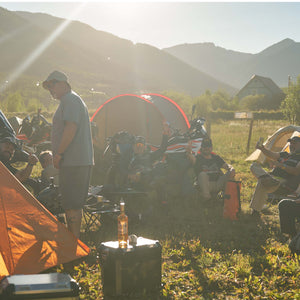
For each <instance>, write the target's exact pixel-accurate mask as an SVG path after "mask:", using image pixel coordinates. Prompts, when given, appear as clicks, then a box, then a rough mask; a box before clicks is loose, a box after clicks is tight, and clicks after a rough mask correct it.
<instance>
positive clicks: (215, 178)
mask: <svg viewBox="0 0 300 300" xmlns="http://www.w3.org/2000/svg"><path fill="white" fill-rule="evenodd" d="M212 147H213V145H212V141H211V139H204V140H203V141H202V144H201V149H200V153H198V154H197V155H196V156H194V155H193V153H192V144H191V143H190V144H189V146H188V147H187V152H186V153H187V157H188V158H189V160H190V161H191V162H192V164H193V165H194V170H195V173H196V175H197V183H198V186H199V189H200V193H201V196H202V198H203V201H204V202H207V201H209V200H211V194H212V193H215V194H216V193H218V192H219V191H221V190H222V189H224V188H225V185H226V182H227V181H228V180H229V179H234V176H235V170H234V168H233V167H232V166H231V165H229V164H227V163H226V162H225V161H224V160H223V158H221V157H220V156H219V155H217V154H215V153H213V152H212ZM221 169H224V170H226V173H225V174H224V173H223V172H222V170H221Z"/></svg>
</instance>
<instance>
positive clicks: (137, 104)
mask: <svg viewBox="0 0 300 300" xmlns="http://www.w3.org/2000/svg"><path fill="white" fill-rule="evenodd" d="M164 120H165V118H164V116H163V115H162V113H161V112H160V111H159V110H158V108H157V107H156V106H155V105H154V104H153V103H152V102H151V101H149V100H147V99H145V98H143V97H141V96H138V95H133V94H124V95H119V96H116V97H113V98H111V99H109V100H107V101H106V102H105V103H104V104H102V105H101V106H100V107H99V108H98V109H97V111H96V112H95V113H94V115H93V116H92V118H91V122H94V123H95V124H96V126H97V130H96V131H97V132H96V136H94V137H93V138H94V145H96V146H97V147H99V148H100V149H104V148H105V145H106V138H108V137H111V136H113V135H114V134H115V133H117V132H119V131H122V130H126V131H128V132H129V133H130V134H133V135H140V136H143V137H144V138H145V139H146V141H147V143H151V144H155V145H159V144H160V143H161V138H162V131H163V122H164Z"/></svg>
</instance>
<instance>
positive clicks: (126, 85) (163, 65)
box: [0, 8, 236, 97]
mask: <svg viewBox="0 0 300 300" xmlns="http://www.w3.org/2000/svg"><path fill="white" fill-rule="evenodd" d="M64 22H65V20H63V19H60V18H56V17H52V16H50V15H46V14H41V13H27V12H10V11H7V10H5V9H2V8H0V28H1V30H0V39H1V48H0V52H1V55H0V65H1V72H2V73H4V74H12V73H13V72H15V70H17V69H19V68H20V66H22V65H23V64H24V62H25V61H28V60H29V61H30V62H31V63H30V64H28V66H27V67H26V68H25V67H24V68H21V70H22V72H21V74H20V76H27V77H30V78H36V80H37V81H41V80H43V79H44V78H45V77H46V76H47V74H48V73H49V72H51V71H52V70H54V69H59V70H62V71H64V72H66V73H67V74H68V75H69V77H70V80H71V82H72V85H73V86H74V88H75V89H76V88H79V89H85V90H91V89H92V88H93V89H94V90H95V91H101V92H104V93H105V94H106V95H107V97H111V96H115V95H117V94H120V93H145V92H154V93H157V92H162V91H164V90H175V91H179V92H184V93H187V94H190V95H200V94H202V93H203V92H204V91H205V90H207V89H210V90H212V91H216V90H219V89H222V90H225V91H227V92H228V93H230V94H234V93H235V92H236V89H234V88H233V87H231V86H230V85H228V84H224V83H222V82H221V81H218V80H216V79H214V78H213V77H211V76H209V75H207V74H205V73H203V72H201V71H199V70H197V69H196V68H194V67H192V66H190V65H188V64H186V63H184V62H183V61H181V60H179V59H177V58H175V57H174V56H172V55H170V54H168V53H166V52H165V51H162V50H159V49H157V48H155V47H152V46H149V45H146V44H133V43H132V42H131V41H129V40H125V39H121V38H119V37H116V36H114V35H112V34H109V33H106V32H103V31H98V30H95V29H94V28H92V27H90V26H88V25H86V24H83V23H80V22H78V21H71V22H69V24H68V26H66V28H65V29H64V30H63V31H62V32H60V34H57V35H55V32H57V31H59V28H60V27H62V26H64V25H63V24H64Z"/></svg>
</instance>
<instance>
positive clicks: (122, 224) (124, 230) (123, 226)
mask: <svg viewBox="0 0 300 300" xmlns="http://www.w3.org/2000/svg"><path fill="white" fill-rule="evenodd" d="M118 231H119V233H120V234H127V232H128V228H127V222H119V226H118Z"/></svg>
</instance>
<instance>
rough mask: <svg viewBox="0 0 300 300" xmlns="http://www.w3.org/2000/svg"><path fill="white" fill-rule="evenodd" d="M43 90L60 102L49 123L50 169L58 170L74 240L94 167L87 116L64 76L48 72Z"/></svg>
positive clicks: (80, 101) (83, 105) (67, 217)
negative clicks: (51, 163)
mask: <svg viewBox="0 0 300 300" xmlns="http://www.w3.org/2000/svg"><path fill="white" fill-rule="evenodd" d="M43 87H44V88H45V89H47V90H49V92H50V94H51V96H52V97H53V98H54V99H57V100H59V101H60V103H59V106H58V108H57V110H56V112H55V114H54V116H53V120H52V123H53V126H52V152H53V165H54V167H55V168H57V169H59V187H60V191H61V194H62V207H63V208H64V210H65V213H66V219H67V226H68V229H69V230H70V231H71V232H72V233H73V234H74V235H75V236H76V237H77V238H78V237H79V234H80V226H81V219H82V207H83V204H84V201H85V199H86V197H87V194H88V188H89V182H90V176H91V170H92V166H93V164H94V154H93V145H92V136H91V126H90V121H89V114H88V110H87V107H86V105H85V103H84V102H83V101H82V99H81V98H80V97H79V96H78V95H77V94H76V93H75V92H74V91H72V89H71V86H70V84H69V83H68V78H67V76H66V75H65V74H64V73H62V72H59V71H54V72H52V73H51V74H50V75H49V76H48V78H47V79H46V80H45V81H44V82H43Z"/></svg>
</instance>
